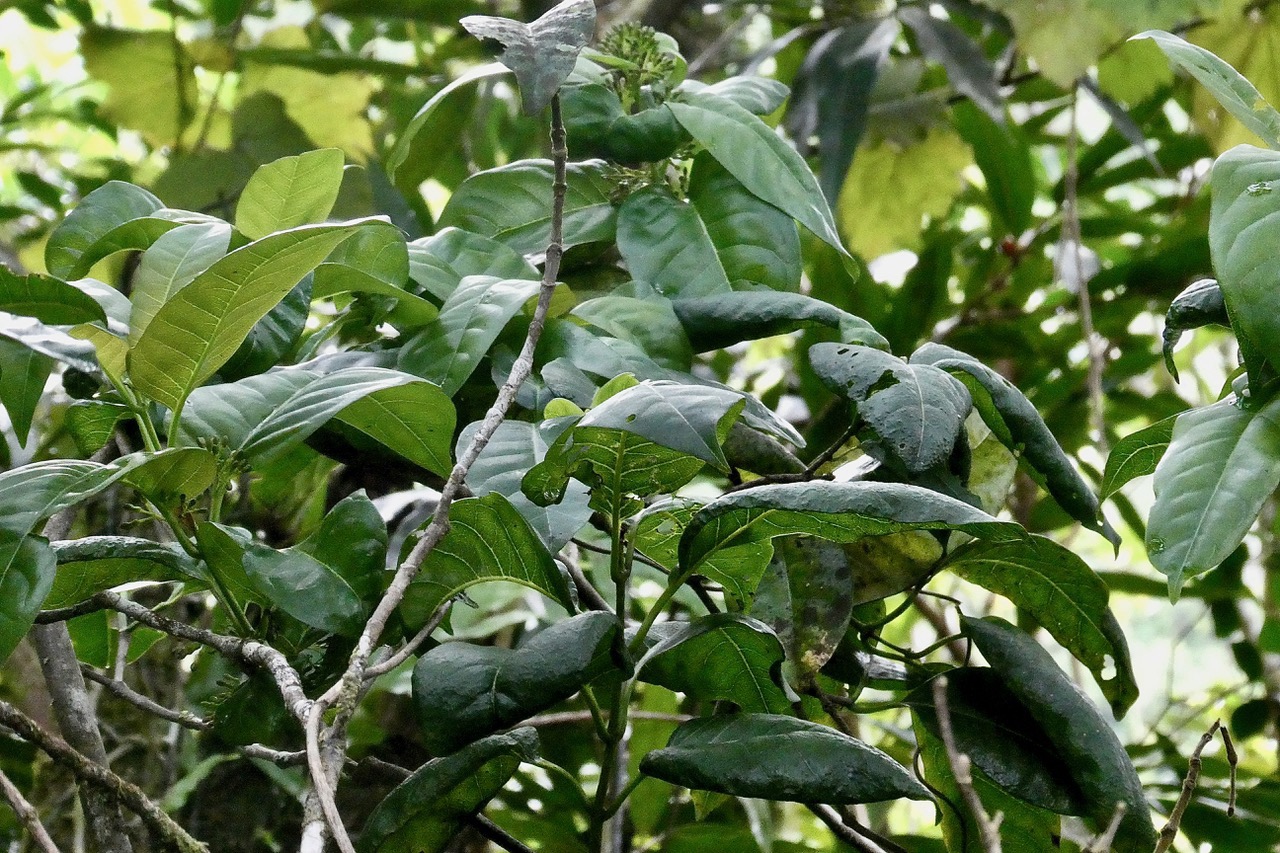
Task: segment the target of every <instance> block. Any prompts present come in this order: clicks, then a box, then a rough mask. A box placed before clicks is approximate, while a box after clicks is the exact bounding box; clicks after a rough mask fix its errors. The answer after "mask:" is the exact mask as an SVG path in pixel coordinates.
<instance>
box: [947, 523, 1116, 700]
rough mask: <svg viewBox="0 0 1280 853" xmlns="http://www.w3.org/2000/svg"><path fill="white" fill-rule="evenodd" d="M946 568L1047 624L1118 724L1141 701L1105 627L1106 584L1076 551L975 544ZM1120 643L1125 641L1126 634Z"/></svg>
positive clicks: (1049, 543)
mask: <svg viewBox="0 0 1280 853" xmlns="http://www.w3.org/2000/svg"><path fill="white" fill-rule="evenodd" d="M943 568H946V569H949V570H951V571H952V572H954V573H955V574H957V575H959V576H960V577H962V578H964V579H965V580H967V581H969V582H970V583H976V584H977V585H978V586H981V587H984V588H986V589H989V590H991V591H992V592H995V593H999V594H1000V595H1003V596H1004V597H1005V598H1007V599H1009V600H1010V601H1012V602H1013V603H1014V604H1016V605H1018V608H1019V610H1020V611H1021V612H1023V613H1026V614H1028V615H1029V616H1031V617H1032V618H1034V619H1035V620H1036V621H1037V622H1039V623H1040V624H1041V625H1043V626H1044V628H1045V630H1047V631H1048V632H1049V633H1050V634H1051V635H1052V636H1053V638H1054V639H1055V640H1057V641H1058V642H1059V643H1061V644H1062V645H1063V647H1064V648H1066V649H1067V651H1069V652H1071V654H1072V655H1074V656H1075V658H1076V659H1077V660H1079V661H1080V662H1081V663H1083V664H1084V665H1085V666H1087V667H1088V668H1089V671H1090V672H1092V673H1093V677H1094V679H1095V680H1096V681H1097V682H1098V686H1099V687H1101V688H1102V693H1103V695H1104V696H1106V697H1107V700H1108V701H1109V702H1110V703H1111V708H1112V710H1113V711H1114V712H1115V715H1116V718H1117V719H1119V718H1120V717H1123V716H1124V714H1125V712H1126V711H1127V710H1128V709H1129V707H1130V706H1131V705H1132V704H1133V703H1134V701H1135V700H1136V699H1137V698H1138V685H1137V683H1136V681H1135V680H1134V675H1133V672H1132V670H1130V669H1129V668H1128V667H1127V666H1125V664H1127V663H1128V660H1129V653H1128V650H1127V649H1117V648H1115V646H1114V644H1113V642H1112V637H1111V636H1109V635H1108V631H1107V629H1106V627H1105V625H1106V622H1107V620H1108V618H1109V617H1110V611H1109V610H1108V608H1107V599H1108V592H1107V585H1106V584H1105V583H1104V582H1103V580H1102V578H1100V577H1098V576H1097V575H1096V574H1095V573H1094V572H1093V570H1092V569H1090V568H1089V566H1088V565H1086V564H1085V562H1084V560H1082V559H1080V557H1078V556H1076V554H1075V552H1073V551H1071V550H1068V549H1067V548H1064V547H1063V546H1061V545H1059V544H1058V543H1056V542H1054V541H1053V540H1051V539H1046V538H1044V537H1042V536H1032V537H1030V538H1028V539H1022V540H1018V541H1013V542H971V543H969V544H967V545H964V546H962V547H961V548H959V549H958V550H956V551H954V552H952V553H951V554H950V555H948V557H947V559H946V561H945V562H944V563H943ZM1119 640H1120V642H1122V643H1123V642H1124V635H1123V634H1121V635H1120V638H1119ZM1108 670H1110V671H1111V673H1112V674H1111V675H1110V676H1109V677H1107V676H1105V675H1104V673H1106V671H1108Z"/></svg>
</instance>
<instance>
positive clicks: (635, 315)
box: [572, 295, 693, 370]
mask: <svg viewBox="0 0 1280 853" xmlns="http://www.w3.org/2000/svg"><path fill="white" fill-rule="evenodd" d="M572 313H573V315H574V316H575V317H581V318H582V319H583V320H586V321H587V322H588V323H590V324H591V325H593V326H595V327H596V328H598V329H601V330H603V331H605V332H607V333H609V334H610V335H613V336H614V337H615V338H618V339H619V340H624V341H630V342H631V343H634V344H635V345H636V346H638V347H640V348H641V349H642V350H644V351H645V353H647V354H648V355H649V357H650V358H652V359H653V360H654V361H655V362H657V363H658V364H660V365H662V366H663V367H667V368H670V369H672V370H688V369H689V366H690V363H691V361H692V358H693V351H692V350H691V349H690V346H689V339H688V338H687V337H686V336H685V333H684V327H683V326H682V325H681V323H680V320H679V319H678V318H677V317H676V314H675V312H674V311H673V310H672V309H671V303H670V301H668V300H666V299H653V298H650V299H637V298H635V297H631V296H613V295H609V296H600V297H597V298H595V299H588V300H587V301H586V302H580V303H578V304H577V305H575V306H574V308H573V311H572Z"/></svg>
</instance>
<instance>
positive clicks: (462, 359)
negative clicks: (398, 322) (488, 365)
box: [398, 275, 539, 397]
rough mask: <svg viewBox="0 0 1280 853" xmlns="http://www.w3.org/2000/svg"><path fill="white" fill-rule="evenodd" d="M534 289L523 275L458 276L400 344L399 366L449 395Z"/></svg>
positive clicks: (532, 283) (536, 290)
mask: <svg viewBox="0 0 1280 853" xmlns="http://www.w3.org/2000/svg"><path fill="white" fill-rule="evenodd" d="M538 287H539V283H538V282H536V281H528V280H526V279H503V278H494V277H493V276H478V275H477V276H468V277H466V278H464V279H463V280H462V281H461V283H460V284H459V285H458V288H457V289H456V290H454V291H453V293H451V294H449V298H448V299H446V300H445V303H444V306H443V307H442V308H441V309H440V316H439V317H437V318H436V319H435V320H433V321H432V322H430V323H428V324H427V325H426V326H424V327H423V328H422V329H421V330H420V331H418V332H417V333H416V334H415V335H414V336H413V337H412V338H410V339H409V340H408V341H407V342H406V343H405V345H404V346H403V347H401V348H400V356H399V361H398V365H399V367H400V369H401V370H405V371H408V372H409V373H412V374H414V375H416V376H421V377H423V378H424V379H428V380H430V381H432V382H434V383H436V384H437V385H439V386H440V387H441V388H442V389H443V390H444V392H445V394H447V395H449V396H450V397H452V396H453V395H454V394H456V393H457V392H458V389H459V388H461V387H462V386H463V384H464V383H465V382H466V381H467V379H468V377H470V376H471V374H472V373H473V372H475V369H476V368H477V367H479V365H480V359H481V358H483V357H484V355H485V354H486V353H488V351H489V347H491V346H493V342H494V341H496V340H497V339H498V335H500V334H501V333H502V330H503V328H505V327H506V325H507V323H509V322H510V321H511V319H512V318H513V317H515V315H516V314H517V313H519V311H520V309H521V308H522V307H523V306H524V304H525V303H526V302H528V301H529V299H530V298H532V297H533V296H534V295H535V294H537V292H538Z"/></svg>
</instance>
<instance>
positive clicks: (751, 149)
mask: <svg viewBox="0 0 1280 853" xmlns="http://www.w3.org/2000/svg"><path fill="white" fill-rule="evenodd" d="M668 107H669V108H670V109H671V111H672V112H673V113H675V115H676V119H677V120H678V121H679V122H680V124H682V125H683V126H684V128H685V130H687V131H689V134H690V135H691V136H692V137H693V138H694V139H695V140H697V141H698V142H699V143H700V144H701V145H702V146H703V147H704V148H706V149H707V151H708V152H710V154H711V156H712V157H714V158H715V159H716V160H717V161H719V163H720V165H722V166H724V167H725V169H727V170H728V171H729V173H730V174H732V175H733V176H734V177H735V178H737V179H738V181H739V182H740V183H741V184H742V185H743V186H744V187H746V188H747V189H748V190H750V191H751V192H752V193H753V194H754V195H755V196H756V197H758V198H760V199H762V200H764V201H767V202H769V204H772V205H773V206H774V207H777V208H778V209H779V210H781V211H783V212H784V213H786V214H788V215H789V216H791V217H792V218H793V219H795V220H796V221H797V222H799V223H800V224H801V225H803V226H804V227H805V228H807V229H808V230H809V231H810V232H812V233H813V234H814V235H815V236H817V237H819V238H820V239H822V240H823V242H825V243H827V244H828V245H830V246H831V247H832V248H834V249H836V250H837V251H839V252H842V253H843V252H845V249H844V246H843V245H842V244H841V242H840V237H839V235H838V234H837V233H836V224H835V220H834V219H833V218H832V216H831V209H830V207H828V206H827V201H826V199H825V198H824V197H823V195H822V190H821V189H820V188H819V187H818V181H817V180H816V179H815V178H814V177H813V173H812V172H810V171H809V167H808V166H806V165H805V162H804V160H803V159H802V158H801V157H800V155H799V154H797V153H796V151H795V149H794V148H792V147H791V146H789V145H787V143H785V142H783V141H782V139H780V138H779V137H778V135H777V134H776V133H774V131H773V129H772V128H770V127H769V126H768V125H767V124H765V123H764V122H763V121H761V120H760V119H759V118H757V117H756V116H754V115H752V114H751V113H749V112H747V111H746V110H744V109H743V108H742V107H740V106H738V105H737V104H734V103H732V102H731V101H728V100H725V99H723V98H719V97H716V96H715V95H707V94H695V95H689V96H687V97H686V100H685V102H683V103H676V102H671V103H669V104H668Z"/></svg>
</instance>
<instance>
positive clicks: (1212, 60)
mask: <svg viewBox="0 0 1280 853" xmlns="http://www.w3.org/2000/svg"><path fill="white" fill-rule="evenodd" d="M1134 38H1135V39H1141V38H1149V39H1151V40H1152V41H1154V42H1155V43H1156V44H1157V45H1158V46H1159V48H1160V49H1161V50H1162V51H1164V54H1165V56H1167V57H1169V60H1170V61H1171V62H1173V63H1174V64H1175V65H1177V66H1178V67H1180V68H1182V69H1183V70H1185V71H1187V72H1188V73H1189V74H1191V75H1192V76H1193V77H1195V78H1196V79H1197V80H1199V81H1200V82H1201V83H1202V84H1204V86H1205V87H1206V88H1207V89H1208V90H1209V91H1210V92H1212V93H1213V96H1214V97H1215V98H1217V99H1218V103H1220V104H1222V105H1223V106H1224V107H1226V108H1227V112H1229V113H1231V114H1232V115H1233V116H1235V117H1236V118H1237V119H1239V120H1240V123H1241V124H1243V125H1244V126H1245V127H1247V128H1249V129H1250V130H1252V131H1253V132H1254V133H1256V134H1258V136H1259V137H1260V138H1261V139H1262V140H1263V141H1264V142H1266V143H1267V144H1268V145H1270V146H1271V147H1272V148H1280V113H1278V112H1276V110H1275V108H1274V107H1272V106H1271V105H1270V104H1268V103H1267V101H1266V99H1265V98H1263V97H1262V94H1261V93H1260V92H1259V91H1258V90H1257V88H1256V87H1255V86H1254V85H1253V84H1252V83H1250V82H1249V81H1248V80H1246V79H1245V78H1244V77H1243V76H1241V74H1240V72H1238V71H1236V70H1235V69H1234V68H1232V67H1231V66H1230V65H1228V64H1227V63H1226V62H1223V61H1222V60H1221V59H1219V58H1218V57H1217V56H1215V55H1214V54H1213V53H1211V52H1210V51H1207V50H1205V49H1204V48H1202V47H1200V46H1198V45H1194V44H1191V43H1190V42H1188V41H1185V40H1184V39H1181V38H1179V37H1178V36H1175V35H1173V34H1172V33H1165V32H1160V31H1158V30H1148V31H1147V32H1145V33H1139V34H1138V35H1136V36H1134Z"/></svg>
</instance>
